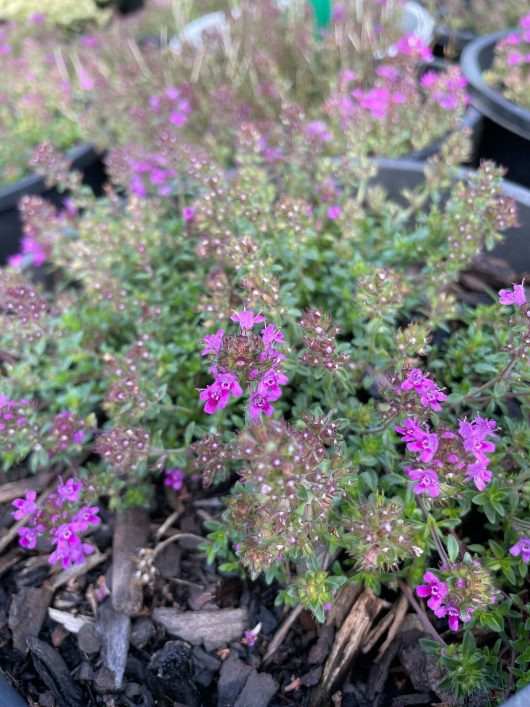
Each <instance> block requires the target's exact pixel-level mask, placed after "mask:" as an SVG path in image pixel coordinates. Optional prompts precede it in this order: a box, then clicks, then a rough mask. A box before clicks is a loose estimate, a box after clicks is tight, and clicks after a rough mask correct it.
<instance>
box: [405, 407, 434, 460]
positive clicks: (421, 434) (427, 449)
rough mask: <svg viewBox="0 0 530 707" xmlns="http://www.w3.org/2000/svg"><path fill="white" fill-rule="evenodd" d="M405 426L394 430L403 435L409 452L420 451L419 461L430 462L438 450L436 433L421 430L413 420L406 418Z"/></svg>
mask: <svg viewBox="0 0 530 707" xmlns="http://www.w3.org/2000/svg"><path fill="white" fill-rule="evenodd" d="M404 425H405V427H404V428H403V427H399V426H398V427H396V432H398V433H399V434H402V435H403V441H404V442H406V443H407V449H408V450H409V451H410V452H420V455H419V457H418V459H419V460H420V461H421V462H430V461H431V460H432V459H433V457H434V455H435V454H436V452H437V450H438V445H439V441H438V435H436V434H434V433H430V432H427V431H425V430H423V429H422V428H421V427H420V425H418V423H417V422H416V421H415V420H412V419H410V418H409V419H407V420H405V422H404Z"/></svg>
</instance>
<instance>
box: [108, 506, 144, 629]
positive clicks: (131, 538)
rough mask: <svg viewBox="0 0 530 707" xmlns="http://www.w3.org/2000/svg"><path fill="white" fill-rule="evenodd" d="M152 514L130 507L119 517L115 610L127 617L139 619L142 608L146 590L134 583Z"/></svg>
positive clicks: (113, 580) (114, 572)
mask: <svg viewBox="0 0 530 707" xmlns="http://www.w3.org/2000/svg"><path fill="white" fill-rule="evenodd" d="M148 536H149V515H148V512H147V510H145V509H144V508H128V509H127V510H125V511H123V513H119V514H118V515H117V517H116V527H115V529H114V541H113V545H112V578H111V587H112V607H113V608H114V609H115V610H116V611H120V612H122V613H124V614H127V616H138V614H139V613H140V610H141V608H142V602H143V589H142V586H141V584H140V583H139V582H135V581H134V574H135V572H136V564H135V557H136V553H137V552H138V550H140V548H142V547H146V545H147V539H148Z"/></svg>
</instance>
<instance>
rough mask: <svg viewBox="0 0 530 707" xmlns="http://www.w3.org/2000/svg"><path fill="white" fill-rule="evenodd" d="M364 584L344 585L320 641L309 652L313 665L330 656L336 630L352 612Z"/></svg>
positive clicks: (319, 637) (328, 616)
mask: <svg viewBox="0 0 530 707" xmlns="http://www.w3.org/2000/svg"><path fill="white" fill-rule="evenodd" d="M362 588H363V587H362V584H361V583H360V582H359V583H357V584H344V585H343V586H342V587H341V588H340V590H339V593H338V594H337V596H336V597H335V601H334V602H333V606H332V607H331V610H330V611H329V613H328V615H327V616H326V623H325V624H324V625H323V626H321V627H320V633H319V636H318V640H317V642H316V643H315V645H314V646H312V648H311V650H310V651H309V656H308V659H309V662H310V663H312V664H315V663H317V664H318V663H323V662H324V660H325V659H326V658H327V656H328V655H329V652H330V650H331V646H332V645H333V639H334V637H335V629H336V628H340V627H341V626H342V623H343V621H344V619H345V618H346V616H347V614H348V612H349V611H350V609H351V607H352V604H353V602H354V601H355V600H356V599H357V597H358V596H359V594H360V593H361V592H362Z"/></svg>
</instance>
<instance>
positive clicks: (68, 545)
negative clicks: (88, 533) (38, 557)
mask: <svg viewBox="0 0 530 707" xmlns="http://www.w3.org/2000/svg"><path fill="white" fill-rule="evenodd" d="M52 532H53V534H54V536H55V537H54V539H53V540H52V544H54V545H56V546H57V547H56V549H55V550H54V551H53V552H52V553H51V555H50V556H49V558H48V562H49V563H50V564H52V565H54V564H55V563H56V562H59V561H60V562H61V564H62V566H63V568H64V569H67V568H68V567H71V566H72V565H80V564H82V563H83V562H84V561H85V557H86V555H91V554H92V553H93V552H94V548H93V547H92V545H89V544H88V543H83V542H82V540H81V538H80V537H79V536H78V535H76V532H75V528H74V527H73V525H72V524H71V523H63V525H60V526H59V528H58V529H57V530H56V531H52Z"/></svg>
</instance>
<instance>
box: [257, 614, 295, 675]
mask: <svg viewBox="0 0 530 707" xmlns="http://www.w3.org/2000/svg"><path fill="white" fill-rule="evenodd" d="M303 610H304V607H303V606H301V605H299V606H297V607H296V608H295V609H293V610H292V611H291V613H290V614H289V615H288V616H287V618H286V619H285V620H284V621H283V623H282V624H281V626H280V627H279V629H278V630H277V631H276V633H275V634H274V637H273V639H272V641H271V642H270V643H269V646H268V648H267V652H266V653H265V655H264V657H263V664H264V665H266V664H267V663H268V662H269V660H270V659H271V658H272V656H273V655H274V654H275V653H276V651H277V650H278V648H279V647H280V646H281V645H282V643H283V641H284V640H285V637H286V636H287V634H288V633H289V629H290V628H291V626H292V625H293V624H294V622H295V621H296V619H297V618H298V617H299V615H300V614H301V613H302V611H303Z"/></svg>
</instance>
